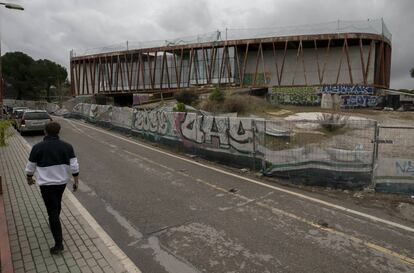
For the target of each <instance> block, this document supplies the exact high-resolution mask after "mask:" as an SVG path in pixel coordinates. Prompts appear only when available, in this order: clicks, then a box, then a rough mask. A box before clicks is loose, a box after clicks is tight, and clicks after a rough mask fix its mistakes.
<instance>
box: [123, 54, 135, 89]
mask: <svg viewBox="0 0 414 273" xmlns="http://www.w3.org/2000/svg"><path fill="white" fill-rule="evenodd" d="M128 55H129V56H130V59H129V60H128ZM133 59H134V56H133V55H132V53H131V54H127V55H125V70H126V71H125V72H126V74H127V81H128V90H129V91H130V92H131V91H132V70H133V62H132V60H133Z"/></svg>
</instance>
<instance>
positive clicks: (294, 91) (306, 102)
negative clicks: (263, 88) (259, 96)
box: [268, 86, 321, 106]
mask: <svg viewBox="0 0 414 273" xmlns="http://www.w3.org/2000/svg"><path fill="white" fill-rule="evenodd" d="M268 100H269V101H270V103H272V104H276V105H277V104H288V105H300V106H319V105H320V104H321V95H320V94H318V92H317V89H316V88H314V87H309V86H307V87H274V88H273V89H272V93H271V94H269V96H268Z"/></svg>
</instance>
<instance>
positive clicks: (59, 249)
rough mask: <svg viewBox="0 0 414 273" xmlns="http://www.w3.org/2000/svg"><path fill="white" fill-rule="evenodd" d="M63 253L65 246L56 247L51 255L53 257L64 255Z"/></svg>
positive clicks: (52, 249)
mask: <svg viewBox="0 0 414 273" xmlns="http://www.w3.org/2000/svg"><path fill="white" fill-rule="evenodd" d="M62 251H63V245H62V246H54V247H52V248H51V249H50V254H52V255H58V254H60V253H62Z"/></svg>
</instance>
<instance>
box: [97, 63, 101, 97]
mask: <svg viewBox="0 0 414 273" xmlns="http://www.w3.org/2000/svg"><path fill="white" fill-rule="evenodd" d="M97 65H98V80H97V84H98V87H97V91H96V92H97V93H100V92H101V74H102V64H101V58H98V64H97Z"/></svg>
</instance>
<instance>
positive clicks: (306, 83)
mask: <svg viewBox="0 0 414 273" xmlns="http://www.w3.org/2000/svg"><path fill="white" fill-rule="evenodd" d="M300 52H301V53H300V56H301V59H302V66H303V76H304V78H305V85H308V77H307V75H306V67H305V58H304V57H303V55H304V53H303V44H302V41H300Z"/></svg>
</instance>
